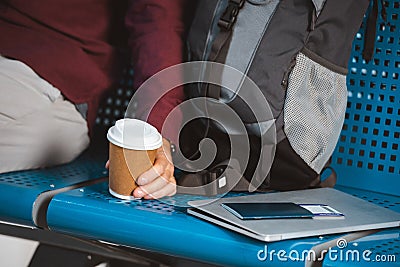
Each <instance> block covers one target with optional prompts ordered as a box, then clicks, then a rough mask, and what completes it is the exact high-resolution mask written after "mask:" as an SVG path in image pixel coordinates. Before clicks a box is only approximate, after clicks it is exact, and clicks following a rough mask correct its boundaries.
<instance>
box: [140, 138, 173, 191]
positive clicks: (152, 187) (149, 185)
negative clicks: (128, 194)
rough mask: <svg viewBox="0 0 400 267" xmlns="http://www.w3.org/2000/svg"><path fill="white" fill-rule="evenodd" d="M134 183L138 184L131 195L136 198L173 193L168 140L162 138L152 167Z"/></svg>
mask: <svg viewBox="0 0 400 267" xmlns="http://www.w3.org/2000/svg"><path fill="white" fill-rule="evenodd" d="M136 183H137V184H138V185H139V186H138V187H137V188H136V189H135V190H134V191H133V195H134V196H135V197H138V198H142V197H143V198H145V199H154V198H157V199H158V198H162V197H165V196H172V195H175V193H176V180H175V177H174V164H173V163H172V156H171V145H170V143H169V141H168V140H166V139H163V145H162V147H160V148H159V149H158V150H157V154H156V159H155V162H154V166H153V168H151V169H150V170H148V171H146V172H144V173H142V174H141V175H140V176H139V177H138V179H137V180H136Z"/></svg>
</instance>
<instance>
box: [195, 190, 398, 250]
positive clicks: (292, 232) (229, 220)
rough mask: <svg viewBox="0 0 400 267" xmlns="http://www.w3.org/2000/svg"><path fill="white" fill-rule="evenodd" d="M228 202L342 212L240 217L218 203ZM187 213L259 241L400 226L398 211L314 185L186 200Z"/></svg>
mask: <svg viewBox="0 0 400 267" xmlns="http://www.w3.org/2000/svg"><path fill="white" fill-rule="evenodd" d="M229 202H293V203H296V204H326V205H328V206H330V207H332V208H334V209H335V210H338V211H340V212H342V213H343V214H344V215H345V216H344V219H322V220H320V219H264V220H241V219H239V218H238V217H236V216H235V215H233V214H232V213H231V212H229V211H227V210H226V209H224V208H223V207H222V206H221V203H229ZM189 205H190V206H192V207H193V208H189V209H188V213H189V214H192V215H194V216H197V217H199V218H202V219H204V220H207V221H209V222H212V223H215V224H217V225H220V226H223V227H226V228H228V229H231V230H233V231H236V232H239V233H241V234H244V235H247V236H249V237H252V238H255V239H258V240H261V241H267V242H272V241H279V240H285V239H292V238H300V237H309V236H319V235H327V234H335V233H347V232H354V231H363V230H372V229H382V228H391V227H399V226H400V213H397V212H394V211H391V210H389V209H385V208H382V207H379V206H377V205H374V204H371V203H369V202H367V201H365V200H362V199H359V198H356V197H353V196H351V195H348V194H346V193H343V192H341V191H338V190H335V189H331V188H318V189H308V190H300V191H289V192H279V193H267V194H255V195H248V196H241V197H232V198H220V199H213V200H209V199H208V200H196V201H190V202H189Z"/></svg>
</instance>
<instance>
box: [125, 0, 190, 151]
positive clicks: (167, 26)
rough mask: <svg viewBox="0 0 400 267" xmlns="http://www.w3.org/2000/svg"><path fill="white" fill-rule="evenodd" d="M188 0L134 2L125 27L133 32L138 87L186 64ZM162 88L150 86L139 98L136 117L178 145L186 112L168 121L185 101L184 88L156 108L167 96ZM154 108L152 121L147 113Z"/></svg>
mask: <svg viewBox="0 0 400 267" xmlns="http://www.w3.org/2000/svg"><path fill="white" fill-rule="evenodd" d="M184 2H185V1H184V0H168V1H165V0H134V1H132V2H131V4H130V7H129V10H128V13H127V16H126V19H125V24H126V26H127V29H128V31H129V45H130V48H131V51H132V57H133V58H132V60H133V67H134V86H135V88H138V87H139V86H140V85H142V83H143V82H144V81H145V80H146V79H148V78H149V77H151V76H152V75H154V74H156V73H157V72H159V71H161V70H163V69H165V68H167V67H170V66H172V65H175V64H178V63H182V61H183V47H184V42H183V37H182V36H183V33H184V28H185V27H184V22H183V11H184ZM160 83H161V84H160V86H152V87H146V88H145V92H144V93H143V94H140V96H139V98H138V99H137V100H138V101H137V104H138V107H137V111H136V117H137V118H139V119H143V120H146V121H148V122H149V123H150V124H152V125H154V126H155V127H156V128H157V129H158V130H159V131H160V132H161V133H162V134H163V136H164V137H166V138H168V139H170V140H172V141H173V142H174V143H177V140H178V139H177V136H178V130H179V127H180V124H181V122H182V113H181V112H179V111H178V112H177V113H174V116H173V123H170V122H169V121H168V122H166V123H165V125H164V121H165V119H166V117H167V115H168V114H169V113H170V111H171V110H172V109H173V108H174V107H176V106H177V105H179V103H181V102H182V101H183V99H184V94H183V88H182V87H177V88H175V89H174V90H172V91H169V92H168V93H167V94H166V95H165V96H164V97H162V98H161V99H160V101H159V102H158V103H157V105H156V106H154V105H153V103H151V102H152V101H153V100H151V99H154V98H155V97H158V96H160V95H161V94H163V92H164V91H165V89H162V88H161V87H162V83H163V81H160ZM153 106H154V107H153ZM149 109H151V112H150V115H149V117H148V118H146V117H147V115H145V114H147V113H148V112H149Z"/></svg>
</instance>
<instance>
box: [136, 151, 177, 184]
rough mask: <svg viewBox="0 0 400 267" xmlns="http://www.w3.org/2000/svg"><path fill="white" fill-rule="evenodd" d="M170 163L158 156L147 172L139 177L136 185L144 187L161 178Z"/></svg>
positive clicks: (163, 157)
mask: <svg viewBox="0 0 400 267" xmlns="http://www.w3.org/2000/svg"><path fill="white" fill-rule="evenodd" d="M169 164H170V162H169V161H168V159H167V158H165V156H159V157H157V158H156V160H155V162H154V165H153V167H152V168H150V169H149V170H147V171H145V172H144V173H142V174H141V175H139V177H138V179H137V180H136V183H137V184H138V185H145V184H148V183H151V182H152V181H154V180H155V179H156V178H157V177H159V176H162V175H163V174H164V172H165V170H166V169H167V168H168V165H169Z"/></svg>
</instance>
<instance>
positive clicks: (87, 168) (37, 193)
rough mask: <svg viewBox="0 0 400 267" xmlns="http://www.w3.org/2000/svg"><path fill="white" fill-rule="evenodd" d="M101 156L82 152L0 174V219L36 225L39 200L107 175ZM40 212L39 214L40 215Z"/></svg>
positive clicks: (38, 220)
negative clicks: (67, 161)
mask: <svg viewBox="0 0 400 267" xmlns="http://www.w3.org/2000/svg"><path fill="white" fill-rule="evenodd" d="M107 175H108V173H107V172H106V170H105V168H104V160H103V161H100V160H98V159H96V158H93V157H91V156H89V155H88V154H84V155H82V156H81V157H79V158H78V159H76V160H75V161H73V162H72V163H70V164H66V165H62V166H57V167H54V168H46V169H38V170H28V171H20V172H9V173H3V174H0V192H1V194H0V202H1V203H2V204H1V205H0V221H2V222H6V223H14V224H22V225H26V226H38V225H37V224H38V222H45V218H42V217H43V216H45V215H46V214H45V213H44V214H42V212H41V211H42V207H41V206H40V205H41V204H42V203H44V205H47V204H46V203H45V202H46V201H47V200H48V198H46V197H43V198H41V196H48V197H51V196H52V193H55V192H58V191H60V190H61V191H62V190H63V189H66V188H69V187H74V186H78V185H80V184H82V183H85V182H88V181H92V182H93V181H95V180H96V178H101V177H105V176H107ZM40 216H42V217H40Z"/></svg>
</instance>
